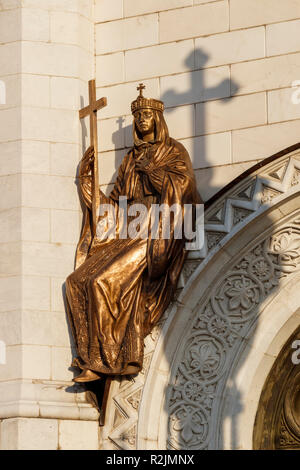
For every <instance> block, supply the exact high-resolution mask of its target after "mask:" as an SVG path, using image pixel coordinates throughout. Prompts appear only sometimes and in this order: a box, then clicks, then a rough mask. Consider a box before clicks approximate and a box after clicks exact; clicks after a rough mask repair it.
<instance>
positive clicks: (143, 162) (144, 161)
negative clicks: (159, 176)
mask: <svg viewBox="0 0 300 470" xmlns="http://www.w3.org/2000/svg"><path fill="white" fill-rule="evenodd" d="M150 166H151V162H150V161H149V159H148V158H147V157H146V155H144V156H143V157H142V158H140V159H139V160H136V161H135V169H136V170H137V171H142V172H147V171H148V170H149V168H150Z"/></svg>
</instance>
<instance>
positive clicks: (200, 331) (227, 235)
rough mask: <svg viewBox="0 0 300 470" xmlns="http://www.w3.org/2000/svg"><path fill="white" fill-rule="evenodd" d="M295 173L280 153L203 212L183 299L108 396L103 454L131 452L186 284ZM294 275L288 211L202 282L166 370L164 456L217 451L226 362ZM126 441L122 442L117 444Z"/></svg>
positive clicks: (299, 159) (296, 222)
mask: <svg viewBox="0 0 300 470" xmlns="http://www.w3.org/2000/svg"><path fill="white" fill-rule="evenodd" d="M299 147H300V145H299ZM299 172H300V151H299V150H294V151H292V152H289V153H288V152H286V154H285V155H283V156H282V157H279V158H276V159H275V160H273V161H271V162H270V163H268V164H267V165H265V166H263V167H261V168H259V169H257V170H256V171H254V172H253V173H251V174H249V175H247V176H246V177H245V178H242V179H240V180H239V181H238V182H237V183H236V184H235V185H233V186H232V187H231V188H230V189H228V191H227V192H225V194H223V195H222V196H220V197H219V198H218V199H216V200H215V202H214V203H213V204H211V205H210V206H209V207H208V209H207V210H206V213H205V244H204V247H203V249H202V250H201V251H199V252H190V253H189V256H188V260H187V261H186V264H185V266H184V268H183V271H182V275H181V280H180V284H179V291H183V292H181V293H180V295H179V297H178V299H177V300H176V301H175V302H174V305H173V307H171V308H169V309H168V311H167V312H166V314H165V315H164V318H163V319H162V321H161V323H160V325H158V326H157V328H156V330H157V335H156V334H155V332H153V333H152V334H151V337H150V336H149V337H147V338H146V344H145V346H146V348H145V365H144V370H143V373H141V374H139V376H137V377H136V378H134V379H133V380H131V381H126V378H124V379H123V380H122V382H120V383H115V384H114V385H113V386H112V388H111V392H110V398H109V400H110V402H109V404H108V409H109V410H110V412H109V417H108V419H107V424H106V426H105V428H104V430H103V431H104V432H103V442H104V447H105V448H124V449H133V448H137V447H138V443H137V439H136V437H137V436H134V432H138V431H137V430H138V424H140V423H138V422H139V409H138V405H139V401H140V399H141V398H142V396H143V395H142V393H143V389H144V387H145V385H146V384H147V372H148V371H149V369H151V367H152V366H151V359H152V356H153V353H154V350H155V346H156V344H157V341H158V338H159V335H160V332H161V330H162V328H163V324H164V322H165V320H166V318H167V317H168V315H169V316H170V317H171V316H174V315H175V313H176V310H177V308H178V307H179V306H182V302H181V298H183V297H184V293H185V292H188V289H189V286H190V285H191V283H192V282H193V280H195V279H196V278H198V276H199V275H200V273H201V271H202V270H203V269H204V267H205V266H206V265H207V264H208V263H209V262H210V261H211V260H212V258H213V257H215V256H217V253H218V252H219V250H220V249H221V248H222V247H223V246H224V245H225V244H226V242H227V241H229V240H230V239H232V238H233V237H235V236H236V234H238V233H239V231H242V230H244V229H245V227H247V226H248V225H249V226H250V224H251V223H252V222H253V221H254V220H255V219H256V217H258V215H261V214H263V213H264V212H267V211H268V210H269V209H270V208H271V207H272V206H275V205H276V204H278V203H280V202H281V201H284V200H286V199H287V198H289V197H290V196H291V195H294V194H296V193H297V192H299V190H300V180H299V178H298V175H299ZM254 223H255V222H254ZM214 259H216V258H214ZM299 269H300V212H299V211H296V212H295V213H294V215H293V218H292V219H291V218H289V220H287V221H285V222H282V224H281V226H277V228H276V229H274V227H272V229H271V230H269V231H267V232H266V233H265V234H262V235H261V236H260V237H259V239H256V240H253V242H252V243H251V245H249V246H248V247H246V248H245V249H243V250H242V251H241V252H240V256H239V258H236V257H235V258H234V259H232V264H231V265H230V266H226V272H224V273H223V275H222V276H221V277H218V278H217V279H211V280H210V281H211V283H210V286H209V288H208V289H207V295H206V301H205V302H203V300H201V305H198V307H197V308H196V309H195V310H194V311H195V312H197V315H196V317H195V316H193V315H192V318H193V321H192V323H191V326H190V327H189V328H187V329H186V332H187V333H186V334H185V336H184V338H183V339H182V344H183V345H184V346H183V347H181V349H180V350H181V351H183V352H182V354H181V356H180V354H179V355H178V357H176V364H177V365H176V364H175V365H174V364H173V371H176V372H175V373H174V372H173V376H174V377H175V380H174V379H173V381H172V385H170V386H169V389H168V392H167V397H166V400H167V403H168V405H167V406H168V415H169V422H168V431H167V432H168V436H166V441H167V442H166V443H165V448H171V449H205V448H208V447H210V448H217V445H218V444H217V442H215V443H214V444H212V440H213V439H212V435H211V433H212V419H213V418H212V417H213V415H214V414H216V413H219V412H220V410H217V407H218V406H219V405H218V404H219V403H220V400H219V399H218V397H220V396H221V395H222V390H223V387H224V384H225V382H226V378H227V376H228V373H229V369H230V367H231V366H232V363H233V360H234V357H235V356H236V354H237V351H238V350H239V348H240V347H241V344H242V343H243V341H245V337H246V336H247V334H249V331H250V330H251V328H252V327H253V324H254V323H255V321H256V320H257V315H258V313H259V309H260V306H261V305H262V304H264V302H266V301H267V299H268V297H269V296H271V295H272V294H273V293H274V292H276V290H277V289H278V286H279V285H280V286H281V285H282V283H284V282H285V280H286V279H287V278H288V277H289V276H290V275H292V274H294V273H296V272H298V271H299ZM187 318H188V317H187ZM166 323H170V322H166ZM163 333H164V334H165V333H166V331H164V332H163ZM125 395H126V397H125ZM158 401H159V400H158ZM117 413H119V414H120V413H121V414H122V416H123V420H122V422H121V423H120V422H118V421H116V420H115V414H117ZM214 420H215V418H214ZM114 423H118V424H117V425H116V424H114ZM129 431H130V432H129ZM129 434H130V439H129V438H125V439H124V437H123V438H122V436H126V435H129ZM211 445H212V447H211Z"/></svg>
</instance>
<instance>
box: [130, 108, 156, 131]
mask: <svg viewBox="0 0 300 470" xmlns="http://www.w3.org/2000/svg"><path fill="white" fill-rule="evenodd" d="M134 121H135V124H136V127H137V129H138V131H139V132H140V133H141V134H142V136H144V135H146V134H152V133H153V132H154V115H153V111H152V110H151V109H147V108H145V109H139V110H138V111H136V112H135V113H134Z"/></svg>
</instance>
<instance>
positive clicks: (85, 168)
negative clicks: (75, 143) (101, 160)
mask: <svg viewBox="0 0 300 470" xmlns="http://www.w3.org/2000/svg"><path fill="white" fill-rule="evenodd" d="M94 159H95V154H94V147H89V148H88V149H87V150H86V152H85V153H84V155H83V157H82V160H81V164H80V175H87V174H88V173H89V172H90V171H91V169H92V167H93V163H94Z"/></svg>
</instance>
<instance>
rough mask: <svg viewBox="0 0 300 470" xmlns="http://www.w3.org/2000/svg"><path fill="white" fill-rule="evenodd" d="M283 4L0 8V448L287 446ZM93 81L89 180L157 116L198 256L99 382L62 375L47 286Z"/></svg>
mask: <svg viewBox="0 0 300 470" xmlns="http://www.w3.org/2000/svg"><path fill="white" fill-rule="evenodd" d="M299 28H300V1H297V0H296V1H295V0H285V1H284V2H283V1H282V0H163V1H157V0H143V1H141V0H113V1H109V0H2V1H0V184H1V196H2V197H1V202H0V218H1V222H0V271H1V276H0V292H1V295H0V448H1V449H3V450H4V449H36V450H38V449H51V450H55V449H63V450H64V449H99V450H101V449H115V450H117V449H125V450H135V449H153V450H158V449H169V450H181V449H185V450H200V449H299V448H300V412H299V396H300V391H299V390H300V353H299V349H300V330H299V326H300V295H299V282H300V212H299V210H300V205H299V202H300V143H299V142H300V40H299ZM91 79H95V80H96V86H97V89H96V95H97V98H101V97H106V98H107V106H106V107H104V108H103V109H100V110H99V111H98V134H99V140H98V150H99V152H98V156H99V184H100V188H101V190H102V191H103V193H104V194H106V195H108V194H109V193H110V191H111V189H112V188H113V185H114V183H115V181H116V176H117V171H118V168H119V166H120V163H121V162H122V160H123V157H124V155H125V154H126V153H127V152H128V150H129V149H130V148H131V147H132V145H133V137H132V115H131V110H130V104H131V102H132V101H133V100H134V99H135V98H136V95H137V90H136V89H137V86H138V85H139V83H141V82H143V83H144V85H145V86H146V91H145V95H146V96H149V97H151V98H153V99H154V100H160V101H162V102H163V103H164V106H165V111H164V115H165V119H166V122H167V124H168V127H169V131H170V135H171V136H172V137H173V138H174V139H176V140H177V141H179V142H180V143H181V144H182V145H183V146H184V147H185V149H186V150H187V151H188V153H189V155H190V158H191V161H192V164H193V169H194V173H195V176H196V182H197V188H198V191H199V193H200V195H201V198H202V200H203V201H204V202H205V221H204V244H203V246H202V248H201V249H200V250H198V251H190V252H189V253H188V255H187V258H186V261H185V264H184V267H183V269H182V271H181V275H180V278H179V281H178V285H177V290H176V295H175V299H174V300H173V302H172V303H171V305H170V306H169V307H168V309H167V310H166V311H165V313H164V315H163V317H162V318H161V319H160V321H159V323H158V324H157V325H156V326H155V328H154V329H153V330H152V331H151V333H150V334H149V335H148V336H147V337H146V339H145V352H144V362H143V369H142V370H141V372H139V374H137V375H134V376H124V377H120V378H117V379H115V380H113V381H112V382H111V384H110V387H109V389H108V390H107V394H106V395H107V396H106V397H105V401H106V403H105V419H104V417H103V416H102V418H101V419H102V421H101V426H99V411H98V410H97V407H95V406H94V405H95V403H93V401H92V399H91V397H93V394H89V393H87V392H86V389H85V387H84V386H82V385H79V384H76V385H74V383H73V382H72V379H73V377H74V369H73V368H72V367H70V365H71V363H72V358H73V356H74V345H73V341H72V337H71V334H70V331H69V328H68V323H67V319H66V309H65V307H66V306H65V302H64V299H65V279H66V277H67V276H68V275H69V274H70V273H71V272H72V271H73V269H74V253H75V250H76V246H77V243H78V240H79V236H80V229H81V225H82V210H81V207H80V203H79V200H78V194H77V183H78V179H77V167H78V163H79V161H80V159H81V157H82V155H83V153H84V152H85V151H86V149H87V148H88V146H89V145H90V129H89V123H88V121H87V120H82V121H80V119H79V113H78V112H79V110H80V109H82V108H83V107H85V106H87V105H88V103H89V96H88V82H89V80H91Z"/></svg>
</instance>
